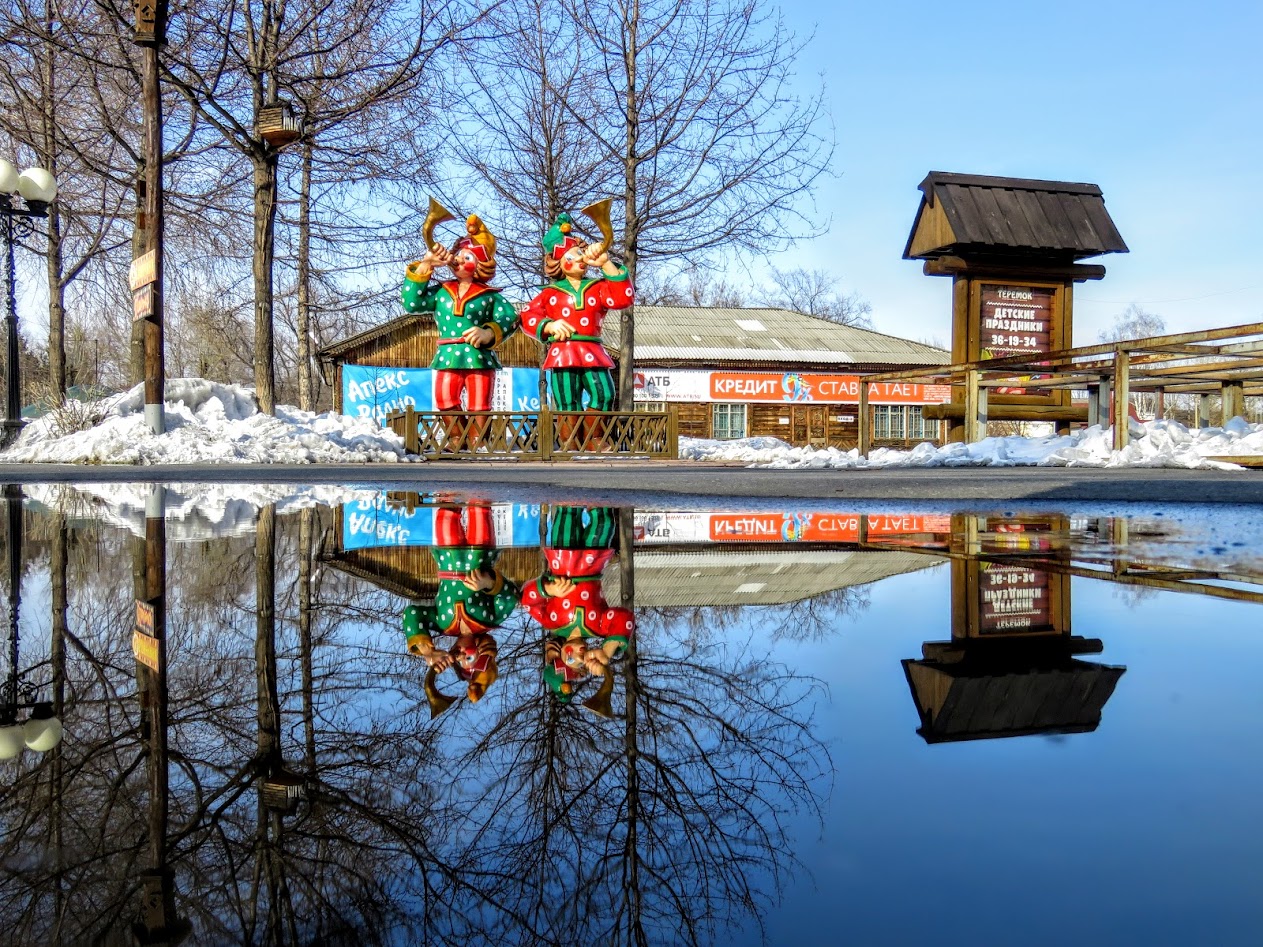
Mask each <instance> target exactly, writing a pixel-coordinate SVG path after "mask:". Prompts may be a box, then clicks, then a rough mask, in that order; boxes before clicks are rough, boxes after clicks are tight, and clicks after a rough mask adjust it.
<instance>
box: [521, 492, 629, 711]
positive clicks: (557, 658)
mask: <svg viewBox="0 0 1263 947" xmlns="http://www.w3.org/2000/svg"><path fill="white" fill-rule="evenodd" d="M617 532H618V515H617V513H616V512H615V511H614V510H613V509H611V508H610V507H604V506H602V507H594V508H592V509H584V508H583V507H578V506H559V507H556V508H554V509H553V511H552V515H551V517H550V521H549V524H548V545H547V546H546V547H545V548H544V559H545V562H546V566H545V570H544V573H543V574H542V575H541V576H540V577H539V578H538V579H534V580H532V581H531V582H528V583H527V584H526V585H525V586H524V587H523V589H522V604H523V605H525V606H527V608H528V609H529V610H530V613H531V616H532V617H533V618H534V619H535V620H536V621H538V622H539V623H540V624H541V625H543V626H544V628H545V629H546V630H547V631H548V632H549V635H548V638H547V640H546V641H545V643H544V681H545V682H546V683H547V684H548V687H549V689H550V690H551V691H552V692H553V694H554V695H556V697H557V698H558V699H559V700H560V701H561V702H562V703H569V702H570V700H571V698H572V697H573V696H574V692H575V688H576V686H577V685H578V684H579V683H581V682H582V681H583V680H584V679H586V678H587V677H588V676H589V675H595V674H600V675H603V676H604V677H605V680H606V681H607V682H612V678H611V677H610V674H609V671H610V661H611V660H612V659H614V658H616V657H619V656H620V655H622V653H623V652H624V651H625V650H626V648H627V643H628V642H629V641H630V640H631V637H632V634H633V633H634V631H635V624H636V623H635V617H634V616H633V614H632V612H631V611H630V610H629V609H626V608H619V607H615V606H611V605H610V604H609V603H608V602H607V601H606V600H605V595H604V593H603V592H602V591H601V573H602V571H603V570H604V569H605V566H606V565H607V564H608V563H609V562H610V561H611V560H612V559H613V558H614V548H613V547H614V543H615V541H616V538H617ZM593 709H597V708H596V707H594V708H593ZM598 712H599V711H598Z"/></svg>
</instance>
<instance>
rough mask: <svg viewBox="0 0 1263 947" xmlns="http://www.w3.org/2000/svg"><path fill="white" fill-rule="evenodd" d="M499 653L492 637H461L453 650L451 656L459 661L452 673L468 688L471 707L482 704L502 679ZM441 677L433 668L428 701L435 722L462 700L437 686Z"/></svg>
mask: <svg viewBox="0 0 1263 947" xmlns="http://www.w3.org/2000/svg"><path fill="white" fill-rule="evenodd" d="M497 650H498V646H497V645H496V639H495V638H493V637H491V635H488V634H478V635H461V636H460V637H459V638H457V639H456V644H455V645H453V646H452V650H451V652H450V654H451V655H452V657H454V658H455V659H456V663H455V664H453V665H452V669H453V670H454V671H455V672H456V674H457V676H458V677H460V678H461V680H463V681H465V682H466V683H467V684H468V687H467V688H466V694H467V696H468V697H469V701H470V703H474V704H476V703H478V701H479V700H481V699H482V697H483V695H485V694H486V693H487V689H488V688H489V687H491V685H492V684H494V683H495V682H496V678H497V677H499V676H500V674H499V671H498V670H497V668H496V652H497ZM437 677H438V673H437V672H436V671H435V670H434V668H432V667H431V668H430V669H429V671H427V672H426V675H425V697H426V700H427V701H428V702H429V704H430V719H431V720H433V719H434V718H435V717H437V716H438V715H439V714H441V713H442V712H443V711H445V710H447V708H448V707H450V706H452V704H454V703H455V702H456V701H457V699H458V698H456V697H452V696H450V695H448V694H444V693H443V692H442V691H440V690H439V689H438V686H437V684H436V683H435V680H436V678H437Z"/></svg>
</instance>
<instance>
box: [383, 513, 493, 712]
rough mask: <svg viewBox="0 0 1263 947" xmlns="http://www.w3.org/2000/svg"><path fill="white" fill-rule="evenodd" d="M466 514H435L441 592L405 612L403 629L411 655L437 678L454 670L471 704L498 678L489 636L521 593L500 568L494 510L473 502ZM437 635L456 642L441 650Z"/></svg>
mask: <svg viewBox="0 0 1263 947" xmlns="http://www.w3.org/2000/svg"><path fill="white" fill-rule="evenodd" d="M464 515H465V519H462V511H461V510H460V509H453V508H448V507H441V508H439V509H438V510H436V511H435V514H434V546H433V547H432V548H431V550H430V554H431V555H432V556H434V564H435V565H436V566H437V567H438V579H439V584H438V590H437V592H436V593H435V596H434V603H433V604H424V603H420V602H414V603H412V604H411V605H409V606H408V607H407V608H405V609H404V612H403V630H404V634H405V635H406V636H407V640H408V650H409V651H410V652H412V653H413V654H416V655H419V656H420V657H423V658H425V660H426V663H427V664H429V665H430V667H432V668H433V669H434V670H435V672H436V673H442V672H443V671H445V670H446V669H447V668H449V667H453V668H455V671H456V673H457V674H458V675H459V676H460V677H461V678H462V679H463V680H464V681H466V682H467V683H468V685H469V688H468V693H469V699H470V700H471V701H477V700H478V699H479V698H480V697H482V695H483V694H485V693H486V691H487V688H488V687H490V686H491V685H492V684H493V683H494V682H495V679H496V677H497V675H498V671H497V669H496V651H497V647H496V641H495V638H493V637H492V636H491V634H490V632H491V631H492V629H494V628H498V627H500V625H502V624H503V623H504V620H505V619H506V618H508V617H509V615H510V614H511V613H512V612H513V610H514V609H515V608H517V604H518V589H517V586H516V585H514V584H513V583H512V582H511V581H509V580H508V579H506V578H505V577H504V576H503V575H502V574H501V573H500V570H499V568H498V567H497V566H496V559H497V558H498V556H499V552H498V550H497V549H496V548H495V545H496V533H495V524H494V523H493V521H492V516H491V507H490V506H489V505H488V504H486V503H471V504H469V506H468V507H467V508H466V510H465V514H464ZM466 520H467V522H466ZM435 635H451V636H453V637H455V639H456V643H455V644H453V645H452V647H451V649H450V650H448V651H440V650H439V649H437V648H436V647H435V646H434V636H435Z"/></svg>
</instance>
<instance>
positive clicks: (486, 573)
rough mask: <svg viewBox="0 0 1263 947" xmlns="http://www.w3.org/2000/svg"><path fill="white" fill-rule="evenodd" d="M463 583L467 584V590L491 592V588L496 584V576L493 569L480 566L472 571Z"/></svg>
mask: <svg viewBox="0 0 1263 947" xmlns="http://www.w3.org/2000/svg"><path fill="white" fill-rule="evenodd" d="M461 581H462V582H464V583H465V588H467V589H469V590H470V591H473V592H490V591H491V587H492V586H493V585H495V584H496V574H495V572H493V571H492V570H491V569H487V568H485V567H483V566H479V567H478V568H477V569H473V570H471V571H470V573H469V574H468V575H466V576H465V577H464V578H463V579H461Z"/></svg>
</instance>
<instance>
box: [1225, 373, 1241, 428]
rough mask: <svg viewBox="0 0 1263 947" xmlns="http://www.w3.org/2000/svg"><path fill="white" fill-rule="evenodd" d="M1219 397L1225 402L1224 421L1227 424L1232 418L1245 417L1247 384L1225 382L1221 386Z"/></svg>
mask: <svg viewBox="0 0 1263 947" xmlns="http://www.w3.org/2000/svg"><path fill="white" fill-rule="evenodd" d="M1219 395H1220V397H1221V398H1222V400H1223V420H1222V421H1221V422H1220V424H1221V425H1224V424H1227V423H1228V421H1229V420H1231V419H1232V418H1237V417H1240V418H1244V417H1245V383H1244V382H1240V381H1225V382H1223V383H1222V384H1221V385H1220V386H1219Z"/></svg>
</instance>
